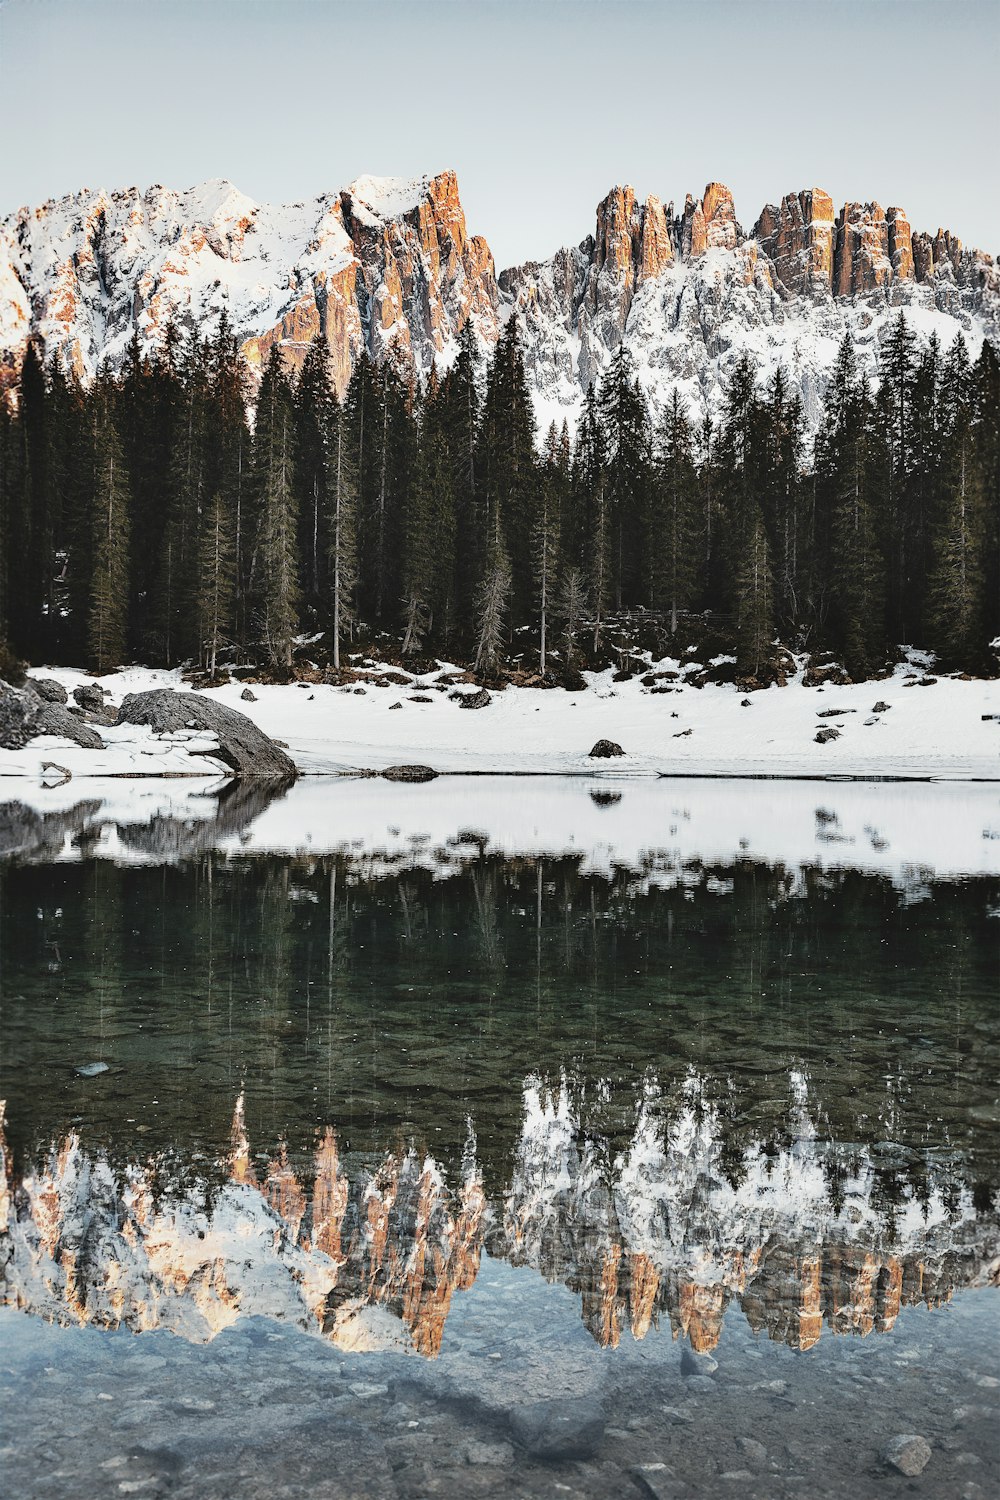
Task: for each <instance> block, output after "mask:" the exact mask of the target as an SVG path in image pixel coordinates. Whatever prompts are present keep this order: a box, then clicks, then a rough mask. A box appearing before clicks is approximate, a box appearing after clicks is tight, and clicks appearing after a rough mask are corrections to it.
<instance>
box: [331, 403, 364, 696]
mask: <svg viewBox="0 0 1000 1500" xmlns="http://www.w3.org/2000/svg"><path fill="white" fill-rule="evenodd" d="M329 448H330V484H329V487H328V488H329V496H330V502H329V503H330V520H329V526H328V530H329V536H330V556H329V586H330V611H331V624H330V634H331V637H332V643H333V665H334V667H335V669H336V670H337V671H338V672H339V671H340V643H341V638H342V636H343V633H344V630H345V628H346V627H347V626H348V625H350V623H351V621H352V620H353V618H354V590H355V587H356V585H357V542H356V534H355V516H356V513H357V485H356V478H355V472H354V463H353V458H352V444H351V434H350V424H349V418H348V414H347V411H346V410H345V408H344V407H338V408H337V410H336V412H335V413H334V418H333V427H332V430H331V433H330V439H329Z"/></svg>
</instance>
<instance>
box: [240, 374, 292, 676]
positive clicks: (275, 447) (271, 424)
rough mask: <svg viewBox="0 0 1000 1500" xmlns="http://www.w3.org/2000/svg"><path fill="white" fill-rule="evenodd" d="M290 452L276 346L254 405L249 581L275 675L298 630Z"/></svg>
mask: <svg viewBox="0 0 1000 1500" xmlns="http://www.w3.org/2000/svg"><path fill="white" fill-rule="evenodd" d="M294 453H295V408H294V400H293V393H292V388H291V383H290V381H289V379H288V376H287V374H286V373H285V369H284V366H283V364H282V359H281V352H280V350H279V349H278V347H277V345H276V346H275V347H274V348H273V349H272V350H271V354H270V357H269V359H268V362H267V366H266V368H265V370H264V378H263V380H262V381H261V387H260V396H259V399H258V403H257V424H256V427H255V430H254V444H253V484H252V489H253V507H254V527H253V533H252V534H253V548H252V556H251V563H250V568H249V582H250V599H251V608H252V613H251V619H252V620H253V621H254V624H255V629H256V632H257V634H258V638H259V641H260V644H261V647H262V649H263V651H264V653H265V655H266V657H267V659H268V660H269V662H270V663H271V665H272V667H274V668H275V669H276V670H278V671H288V670H289V669H290V668H291V665H292V644H293V640H294V636H295V632H296V630H297V628H298V601H299V582H298V555H297V553H298V548H297V539H298V527H297V520H298V517H297V507H296V494H295V469H294Z"/></svg>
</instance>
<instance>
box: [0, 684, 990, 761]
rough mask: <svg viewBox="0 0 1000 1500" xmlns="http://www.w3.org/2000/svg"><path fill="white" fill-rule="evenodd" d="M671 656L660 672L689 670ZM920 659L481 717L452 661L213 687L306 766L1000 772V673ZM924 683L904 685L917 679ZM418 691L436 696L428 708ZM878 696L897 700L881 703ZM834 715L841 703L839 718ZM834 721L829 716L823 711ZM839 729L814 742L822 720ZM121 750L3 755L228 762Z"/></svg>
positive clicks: (138, 744) (125, 732) (126, 731)
mask: <svg viewBox="0 0 1000 1500" xmlns="http://www.w3.org/2000/svg"><path fill="white" fill-rule="evenodd" d="M681 667H682V662H680V661H677V660H673V659H667V660H664V661H662V662H658V663H655V664H653V666H652V668H651V670H654V671H677V672H679V671H680V670H681ZM922 673H923V668H922V667H919V666H918V667H917V669H916V671H915V670H914V667H913V666H911V665H902V666H900V667H898V668H897V670H896V672H895V673H894V675H893V676H892V677H891V678H888V679H886V680H884V681H881V682H862V683H856V684H853V685H852V686H850V687H831V686H826V687H819V688H809V687H805V686H803V684H802V682H801V679H800V678H798V679H796V680H794V681H792V682H790V683H789V685H788V686H787V687H784V688H778V687H772V688H769V689H767V690H766V691H763V692H756V693H752V694H750V695H749V707H743V706H742V704H743V700H744V698H745V697H746V695H745V694H743V693H742V692H741V691H740V690H739V689H737V688H735V687H732V686H728V685H725V686H719V685H713V684H709V685H708V686H706V687H703V688H700V689H699V688H695V687H693V686H690V685H688V686H685V685H683V684H681V683H680V682H677V683H669V682H664V683H661V684H660V685H661V686H666V687H668V688H669V689H670V690H669V691H662V692H652V691H651V690H650V689H649V688H646V687H644V686H643V685H642V682H641V680H640V679H639V678H633V679H632V680H631V681H629V682H619V683H616V682H613V681H612V673H611V672H610V671H606V672H597V673H590V674H588V676H589V689H588V690H587V691H586V692H580V693H567V692H564V691H563V690H562V689H560V688H557V689H553V690H551V691H542V690H539V689H536V688H516V687H509V688H507V689H505V690H504V691H503V692H500V693H494V694H493V700H492V702H491V703H490V704H489V705H488V706H487V707H486V708H482V709H477V710H475V711H471V712H470V711H468V710H463V709H461V708H460V706H459V705H458V704H457V703H456V702H454V701H453V700H452V699H451V698H450V697H449V695H448V693H447V692H444V691H440V690H436V689H435V685H434V684H435V680H436V678H437V677H438V676H439V675H440V669H437V670H435V671H434V672H432V673H429V674H427V675H425V676H422V677H421V676H414V677H413V678H412V682H411V683H410V684H409V685H408V686H392V687H382V686H374V685H370V684H369V685H364V686H362V685H356V686H349V687H330V686H321V685H313V684H305V683H291V684H289V685H287V686H266V687H265V686H257V685H254V687H253V692H254V694H255V695H256V702H253V703H246V702H244V701H243V700H242V698H241V692H242V684H240V683H235V682H234V683H230V684H228V685H227V686H226V687H222V688H217V689H215V690H213V693H212V696H217V697H218V698H219V699H220V701H221V702H223V703H227V704H229V705H230V706H231V707H233V708H236V709H239V710H240V712H242V713H245V714H247V715H248V717H249V718H251V719H253V721H254V722H255V723H256V724H258V725H259V726H260V728H261V729H263V730H264V731H265V732H266V733H267V734H269V735H271V736H272V738H275V739H278V740H282V741H284V742H286V743H287V744H288V747H289V752H290V754H291V756H292V758H293V760H294V761H295V763H296V765H297V766H298V767H299V770H300V771H301V772H302V773H303V774H305V775H325V774H336V773H339V772H344V771H351V770H364V769H375V770H381V769H384V768H385V767H386V766H390V765H393V764H397V763H399V762H400V761H411V762H412V761H421V762H424V763H426V764H427V765H430V766H433V767H434V769H435V770H438V771H458V772H482V773H493V774H498V773H511V772H518V773H536V774H542V773H546V774H562V775H567V774H576V775H580V774H594V772H595V769H596V767H597V763H595V762H594V761H591V760H589V759H588V752H589V751H590V749H591V747H592V745H593V744H594V743H595V741H597V740H598V739H602V738H607V739H612V740H616V741H617V742H618V743H619V744H620V745H622V747H623V748H624V750H625V752H626V755H625V757H624V758H623V759H621V760H616V761H614V762H602V763H601V765H600V770H601V774H602V775H610V776H614V777H616V778H618V777H622V776H630V775H631V776H635V775H656V774H659V775H671V774H673V775H688V776H782V777H803V776H819V777H827V776H834V777H837V776H849V777H920V778H929V777H945V778H953V779H966V778H972V779H980V780H994V781H995V780H1000V682H997V681H982V680H976V681H960V680H959V679H957V678H950V677H942V678H940V679H938V680H936V681H935V682H933V684H932V685H930V686H921V685H920V677H921V675H922ZM39 675H40V676H53V677H57V678H58V679H59V680H60V681H61V682H63V683H64V684H65V685H66V686H67V687H68V688H72V687H74V686H77V685H78V684H79V683H81V682H85V681H88V680H90V679H89V678H87V677H86V676H85V674H83V673H81V672H76V671H73V670H70V669H49V668H43V669H39ZM908 678H909V679H912V680H911V681H909V682H908V681H907V679H908ZM100 681H101V682H102V685H103V686H104V687H106V688H107V689H108V691H109V692H110V693H111V695H112V699H113V701H114V702H120V701H121V698H122V696H123V695H124V694H125V693H128V692H140V691H143V690H144V689H146V688H150V687H163V686H174V687H176V688H177V689H178V690H186V687H185V684H184V683H183V682H182V681H181V679H180V674H179V673H177V672H165V671H154V670H150V669H147V668H139V667H132V668H127V669H125V670H123V671H121V672H116V673H112V674H110V675H109V676H107V677H105V678H102V679H100ZM417 694H419V695H420V696H422V697H428V698H430V700H431V701H430V702H426V703H415V702H413V701H412V700H413V697H414V696H415V695H417ZM876 703H886V704H889V705H890V707H889V708H888V709H886V710H884V711H881V712H879V713H875V712H874V709H875V704H876ZM833 710H842V712H840V713H834V712H832V711H833ZM821 715H822V717H820V716H821ZM830 727H832V728H835V729H837V730H839V737H838V738H837V739H834V740H831V741H829V742H828V743H826V744H822V745H820V744H817V743H816V740H815V736H816V733H817V731H818V730H819V729H821V728H830ZM105 737H106V738H107V741H108V750H107V752H106V753H105V754H104V755H100V754H99V753H98V752H95V751H83V750H78V749H76V750H71V749H68V748H64V742H59V741H54V740H48V741H41V740H38V741H35V742H33V743H32V744H30V745H28V746H27V747H26V749H24V750H23V751H18V752H10V751H0V777H2V776H5V775H6V776H32V777H37V776H38V775H39V773H40V768H41V763H42V762H43V761H45V760H56V761H58V762H59V763H60V764H63V765H65V766H67V768H68V769H70V770H71V771H73V773H74V775H81V776H84V775H96V776H100V775H110V774H115V772H116V771H117V772H118V773H120V774H145V775H149V774H175V773H176V772H178V771H184V772H185V773H187V774H190V773H192V772H201V773H202V774H209V773H212V772H217V771H220V770H224V768H223V767H222V766H221V763H220V762H217V761H214V760H212V757H211V751H210V748H209V746H208V745H207V744H206V742H205V740H204V737H203V736H202V737H200V738H198V739H195V740H193V741H192V742H191V743H185V742H180V741H176V737H175V739H174V741H172V742H170V743H165V742H163V741H156V740H153V739H152V738H151V737H150V736H149V735H148V734H143V733H141V732H140V731H139V730H137V729H134V728H132V727H128V726H125V727H123V728H122V729H111V730H108V731H106V732H105Z"/></svg>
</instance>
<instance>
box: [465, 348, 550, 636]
mask: <svg viewBox="0 0 1000 1500" xmlns="http://www.w3.org/2000/svg"><path fill="white" fill-rule="evenodd" d="M477 479H478V483H479V495H480V508H481V517H482V525H483V535H484V538H485V540H486V549H487V558H486V571H487V574H489V573H490V572H491V571H494V570H495V558H496V549H497V539H498V538H499V540H500V545H501V548H502V551H503V555H504V557H505V558H506V560H507V566H508V567H509V570H510V575H511V590H512V594H511V617H512V623H513V624H514V625H520V624H526V623H527V622H528V621H529V620H530V619H531V615H532V595H533V592H534V590H533V570H532V562H531V541H532V527H533V523H534V517H535V511H536V509H537V505H538V487H539V470H538V462H537V457H536V454H535V418H534V411H533V409H532V405H531V397H530V396H529V395H528V387H527V383H526V381H525V376H524V360H523V358H522V354H521V341H520V336H519V334H518V330H517V325H516V322H515V320H514V319H513V318H511V319H510V320H509V321H508V323H507V325H506V327H505V328H504V330H503V332H502V333H501V335H500V338H499V340H498V342H497V346H496V349H495V351H494V355H493V361H492V363H491V365H490V368H489V373H488V376H487V381H486V394H485V397H484V400H483V414H482V422H481V425H480V433H479V454H478V458H477Z"/></svg>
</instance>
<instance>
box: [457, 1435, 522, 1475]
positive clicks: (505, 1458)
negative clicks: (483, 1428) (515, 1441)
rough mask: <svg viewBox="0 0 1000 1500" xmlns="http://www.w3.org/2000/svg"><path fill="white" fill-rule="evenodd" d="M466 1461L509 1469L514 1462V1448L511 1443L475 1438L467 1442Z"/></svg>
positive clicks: (477, 1464) (476, 1464)
mask: <svg viewBox="0 0 1000 1500" xmlns="http://www.w3.org/2000/svg"><path fill="white" fill-rule="evenodd" d="M464 1453H465V1462H466V1463H467V1464H473V1465H475V1466H477V1467H478V1466H479V1465H481V1464H486V1465H488V1466H489V1467H490V1468H493V1469H509V1468H510V1466H511V1465H512V1464H513V1462H514V1450H513V1448H512V1447H511V1445H510V1443H503V1442H498V1443H483V1442H477V1441H476V1440H475V1439H472V1440H470V1441H469V1442H468V1443H466V1444H465V1448H464Z"/></svg>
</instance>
